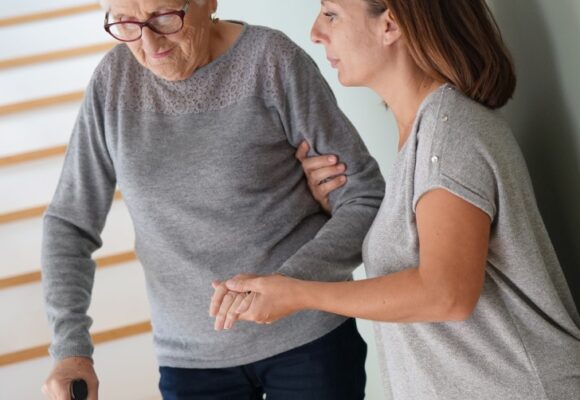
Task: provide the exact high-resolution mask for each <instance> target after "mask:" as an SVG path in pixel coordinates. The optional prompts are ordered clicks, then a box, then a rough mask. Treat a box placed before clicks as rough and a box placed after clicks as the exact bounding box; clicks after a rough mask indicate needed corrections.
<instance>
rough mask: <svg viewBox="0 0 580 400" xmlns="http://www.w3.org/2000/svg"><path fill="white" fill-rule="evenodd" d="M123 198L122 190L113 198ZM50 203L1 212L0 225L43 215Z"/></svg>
mask: <svg viewBox="0 0 580 400" xmlns="http://www.w3.org/2000/svg"><path fill="white" fill-rule="evenodd" d="M120 199H121V192H119V191H116V192H115V196H114V198H113V200H115V201H117V200H120ZM47 207H48V205H44V206H39V207H32V208H27V209H25V210H18V211H12V212H9V213H6V214H0V225H2V224H8V223H11V222H16V221H22V220H25V219H30V218H39V217H42V214H44V212H45V211H46V208H47Z"/></svg>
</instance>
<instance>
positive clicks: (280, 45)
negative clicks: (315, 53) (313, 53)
mask: <svg viewBox="0 0 580 400" xmlns="http://www.w3.org/2000/svg"><path fill="white" fill-rule="evenodd" d="M247 35H248V37H247V39H248V40H246V45H249V46H251V48H252V49H253V51H254V52H256V53H257V55H258V56H259V58H260V60H261V61H262V62H263V63H265V64H267V65H270V66H276V67H281V68H283V69H287V68H292V67H293V66H294V68H295V66H296V64H298V65H305V66H307V67H312V66H315V65H316V64H315V63H314V61H313V60H312V58H311V57H310V56H309V55H308V54H307V53H306V51H304V49H302V48H301V47H300V46H299V45H298V44H297V43H296V42H294V41H293V40H292V39H291V38H290V37H288V36H287V35H286V34H285V33H284V32H281V31H279V30H277V29H273V28H269V27H265V26H260V25H248V32H247Z"/></svg>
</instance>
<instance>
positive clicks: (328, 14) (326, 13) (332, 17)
mask: <svg viewBox="0 0 580 400" xmlns="http://www.w3.org/2000/svg"><path fill="white" fill-rule="evenodd" d="M322 15H324V16H325V17H326V18H328V20H329V21H330V22H332V21H334V20H335V19H336V14H335V13H331V12H329V11H326V12H323V13H322Z"/></svg>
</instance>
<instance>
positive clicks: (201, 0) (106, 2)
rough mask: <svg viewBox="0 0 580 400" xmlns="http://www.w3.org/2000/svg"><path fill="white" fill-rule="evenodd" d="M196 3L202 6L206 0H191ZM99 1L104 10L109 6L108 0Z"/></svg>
mask: <svg viewBox="0 0 580 400" xmlns="http://www.w3.org/2000/svg"><path fill="white" fill-rule="evenodd" d="M193 1H195V2H196V3H197V5H198V6H203V5H204V4H205V3H206V2H207V0H193ZM99 3H100V4H101V7H102V8H103V9H104V10H107V9H108V8H109V0H99Z"/></svg>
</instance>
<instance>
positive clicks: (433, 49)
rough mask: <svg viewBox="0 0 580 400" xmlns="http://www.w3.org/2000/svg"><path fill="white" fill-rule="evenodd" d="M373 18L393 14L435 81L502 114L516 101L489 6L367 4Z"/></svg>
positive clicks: (471, 0) (399, 0)
mask: <svg viewBox="0 0 580 400" xmlns="http://www.w3.org/2000/svg"><path fill="white" fill-rule="evenodd" d="M363 1H365V2H366V3H367V5H368V9H369V13H370V14H371V15H373V16H379V15H381V14H383V13H384V12H385V11H386V10H387V9H389V10H390V11H391V12H392V14H393V18H394V19H395V20H396V21H397V23H398V25H399V28H400V29H401V31H402V33H403V36H404V37H405V39H406V40H407V44H408V47H409V51H410V53H411V56H412V57H413V59H414V60H415V62H416V63H417V65H418V66H419V68H421V69H422V70H423V71H425V72H426V73H427V74H429V75H430V76H432V77H433V78H434V79H437V80H440V81H445V82H449V83H451V84H453V85H454V86H456V87H457V88H458V89H459V90H461V91H462V92H463V93H465V94H466V95H467V96H469V97H471V98H472V99H474V100H475V101H477V102H479V103H481V104H483V105H485V106H487V107H490V108H494V109H495V108H499V107H502V106H503V105H505V104H506V103H507V102H508V100H509V99H510V98H511V97H512V95H513V92H514V90H515V86H516V76H515V71H514V65H513V62H512V59H511V55H510V53H509V51H508V49H507V47H506V45H505V44H504V42H503V39H502V37H501V33H500V31H499V28H498V26H497V23H496V21H495V19H494V17H493V15H492V13H491V11H490V9H489V7H488V6H487V4H486V3H485V0H363Z"/></svg>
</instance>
